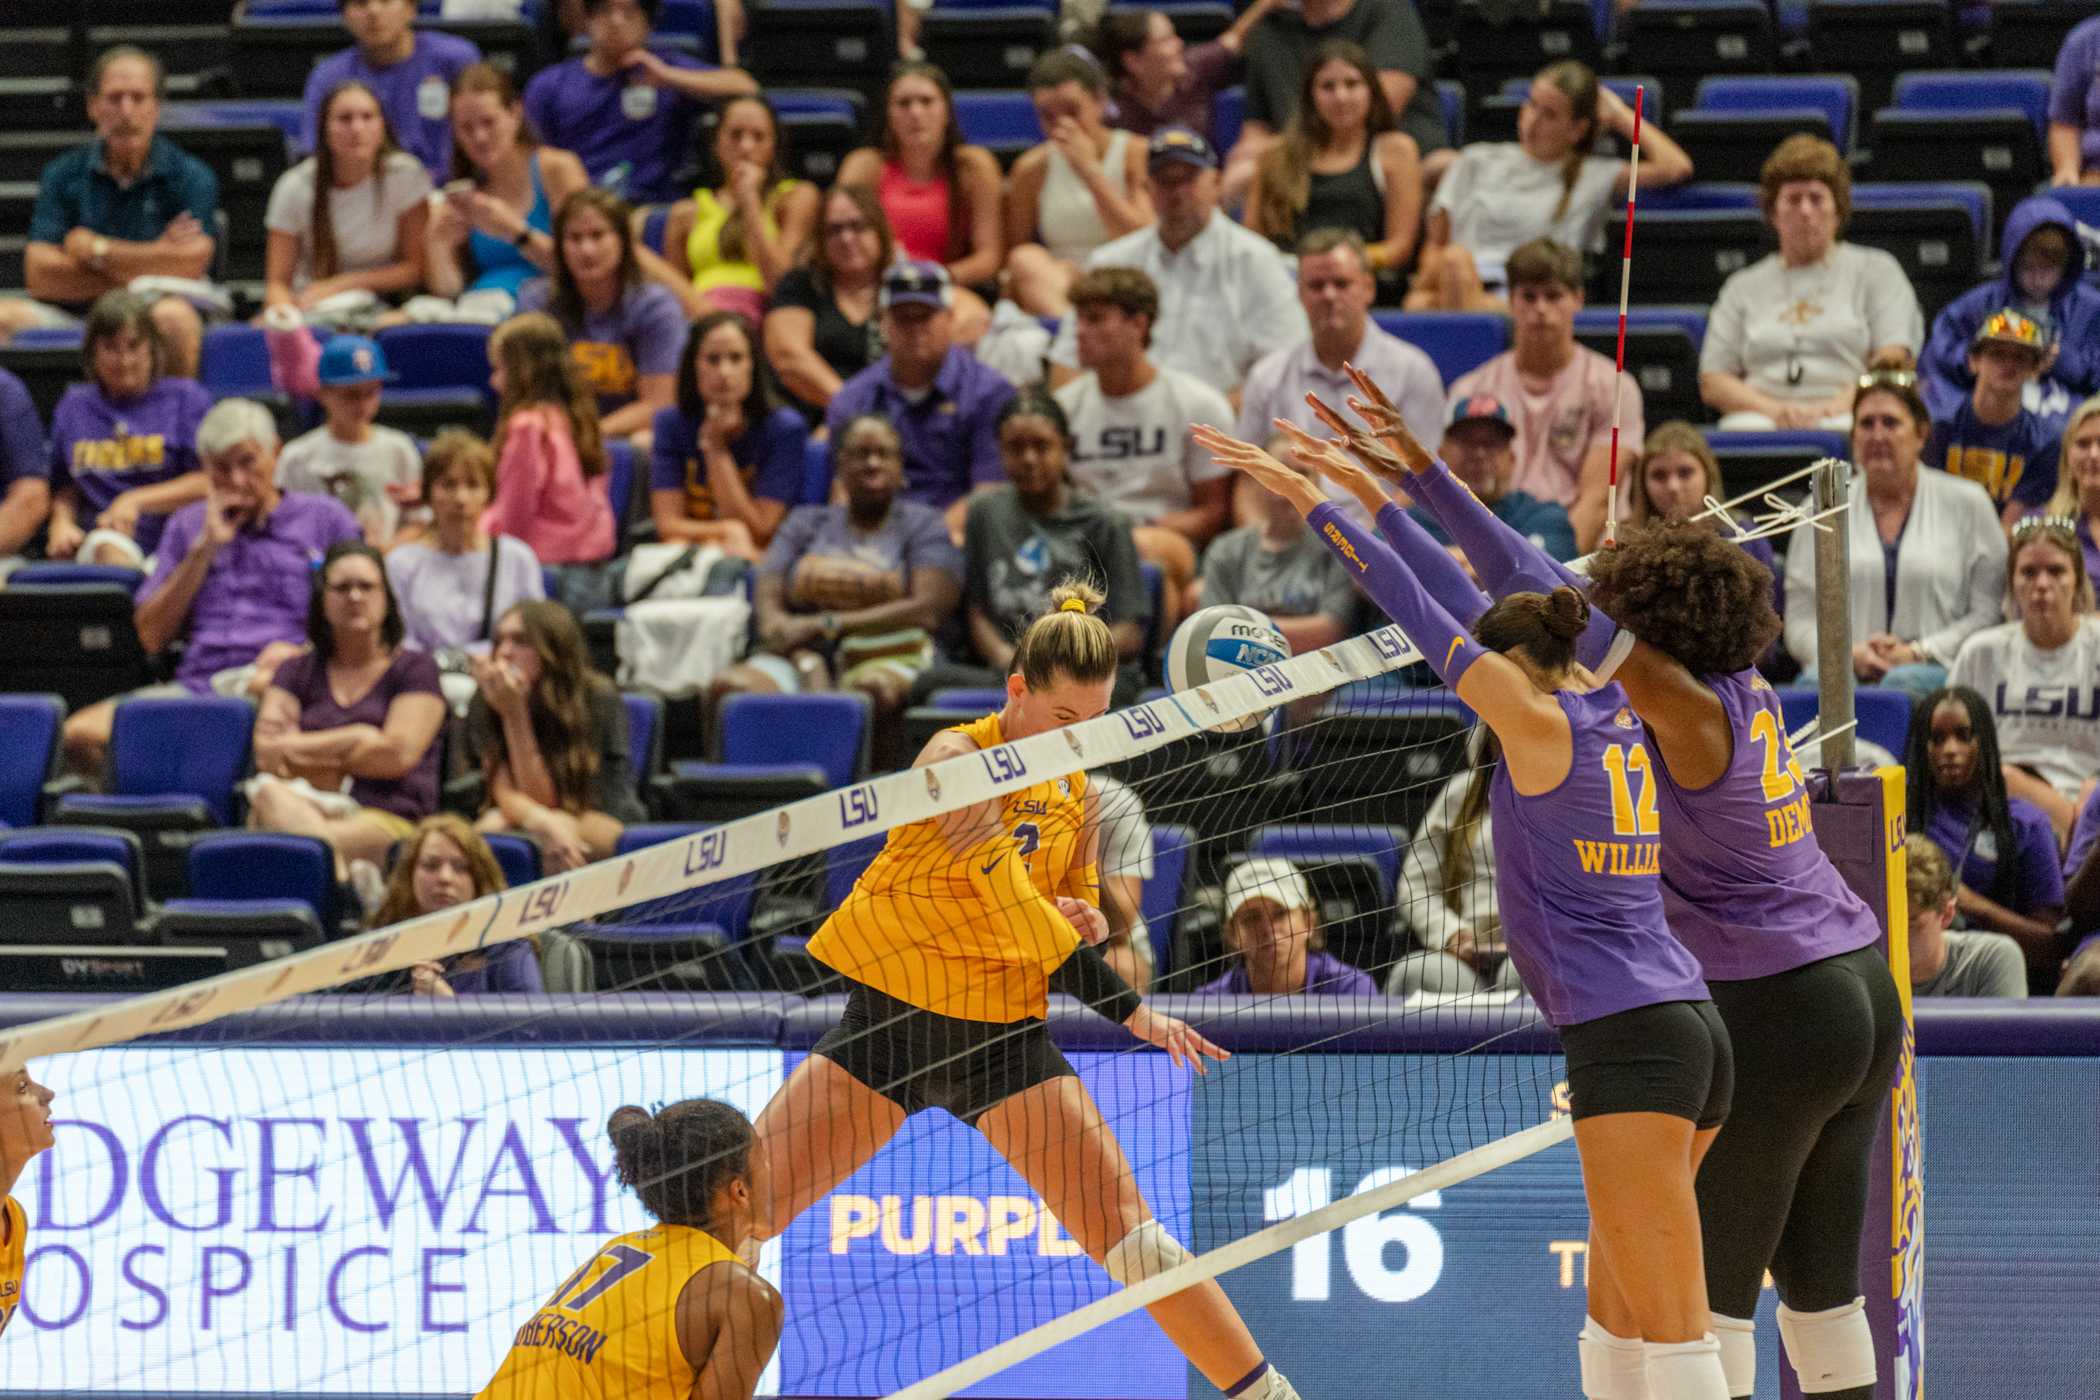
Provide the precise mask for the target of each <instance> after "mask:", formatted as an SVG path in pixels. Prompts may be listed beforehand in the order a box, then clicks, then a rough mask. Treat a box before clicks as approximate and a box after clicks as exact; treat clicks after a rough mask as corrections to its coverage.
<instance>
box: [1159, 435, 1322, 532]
mask: <svg viewBox="0 0 2100 1400" xmlns="http://www.w3.org/2000/svg"><path fill="white" fill-rule="evenodd" d="M1189 435H1190V436H1191V437H1193V438H1194V439H1195V440H1196V445H1197V446H1198V447H1201V448H1202V449H1203V450H1204V451H1206V452H1208V453H1210V455H1211V460H1212V461H1214V462H1216V463H1217V464H1218V465H1219V466H1221V467H1228V468H1230V469H1231V470H1233V471H1236V472H1242V473H1244V474H1245V475H1247V476H1250V477H1252V478H1253V479H1254V482H1255V484H1256V485H1258V486H1260V487H1262V488H1263V489H1264V490H1267V491H1270V492H1273V493H1274V494H1276V495H1278V496H1281V497H1283V498H1284V499H1285V500H1287V501H1289V502H1290V503H1291V504H1292V505H1294V506H1296V507H1297V508H1298V510H1299V511H1300V513H1302V514H1308V515H1309V514H1311V513H1312V509H1313V507H1315V506H1317V505H1319V504H1320V503H1321V502H1322V501H1324V500H1326V499H1327V497H1326V496H1325V495H1323V494H1322V493H1321V491H1320V488H1319V487H1317V486H1315V485H1313V484H1312V483H1311V482H1310V481H1308V480H1306V479H1305V477H1304V476H1302V475H1301V474H1299V473H1298V472H1295V471H1293V470H1291V469H1290V468H1289V467H1287V466H1285V465H1284V464H1283V463H1281V462H1279V461H1277V460H1276V459H1275V458H1274V457H1271V456H1270V455H1269V454H1268V453H1266V452H1264V451H1262V449H1260V448H1259V447H1256V446H1255V445H1254V444H1253V443H1251V442H1241V441H1240V440H1239V439H1238V438H1236V437H1233V436H1232V435H1231V434H1230V433H1227V432H1224V431H1223V430H1221V429H1218V428H1213V427H1211V426H1210V425H1209V424H1208V423H1198V424H1196V425H1195V426H1194V427H1192V428H1190V429H1189Z"/></svg>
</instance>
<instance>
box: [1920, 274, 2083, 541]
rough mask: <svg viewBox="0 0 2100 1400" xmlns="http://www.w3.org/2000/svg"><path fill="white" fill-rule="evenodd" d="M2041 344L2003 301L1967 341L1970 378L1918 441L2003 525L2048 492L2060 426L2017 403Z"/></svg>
mask: <svg viewBox="0 0 2100 1400" xmlns="http://www.w3.org/2000/svg"><path fill="white" fill-rule="evenodd" d="M2048 351H2049V346H2048V341H2047V339H2046V338H2045V337H2044V335H2043V333H2042V327H2041V325H2040V323H2038V322H2037V321H2035V320H2034V319H2033V318H2032V317H2029V316H2026V315H2024V314H2022V313H2021V312H2018V311H2015V310H2013V309H2012V308H2011V307H2009V306H2008V307H2005V308H2003V309H2001V310H1998V311H1994V312H1992V313H1991V314H1990V315H1989V316H1986V317H1985V318H1984V321H1983V324H1982V325H1981V326H1978V327H1977V328H1976V334H1975V336H1974V337H1973V338H1972V339H1971V340H1970V342H1969V373H1970V374H1972V375H1974V376H1975V377H1976V385H1975V387H1974V388H1972V389H1971V390H1969V396H1968V397H1967V398H1965V399H1963V400H1961V401H1960V402H1959V403H1958V404H1957V405H1956V406H1955V409H1954V412H1953V413H1952V414H1951V415H1948V416H1946V417H1935V418H1934V419H1933V423H1932V436H1931V437H1930V438H1928V439H1927V440H1926V443H1925V453H1924V462H1925V464H1926V465H1927V466H1930V467H1940V468H1942V469H1944V470H1946V471H1947V472H1950V473H1951V474H1953V475H1955V476H1965V477H1967V478H1968V479H1969V480H1971V481H1973V482H1975V483H1976V484H1977V485H1978V486H1981V487H1982V488H1983V489H1984V490H1986V491H1988V492H1990V493H1991V500H1992V502H1993V503H1994V504H1995V505H1997V507H1998V509H1999V511H2000V513H2001V515H2002V517H2003V519H2004V521H2005V523H2006V524H2007V525H2008V526H2009V525H2011V524H2012V523H2013V522H2014V521H2015V520H2018V519H2019V518H2020V517H2021V516H2023V515H2025V514H2027V512H2028V511H2029V510H2030V509H2033V508H2036V507H2040V506H2042V505H2045V504H2047V503H2048V500H2049V497H2050V496H2052V495H2054V494H2055V492H2056V463H2057V451H2058V447H2059V436H2060V433H2061V427H2060V425H2058V424H2057V423H2056V421H2055V420H2053V419H2045V418H2043V417H2042V416H2041V415H2040V414H2037V413H2035V412H2033V411H2032V410H2031V409H2029V408H2027V407H2026V403H2025V399H2026V395H2027V386H2028V385H2030V384H2032V383H2033V382H2034V381H2035V379H2036V378H2037V377H2038V376H2039V375H2040V374H2041V372H2042V365H2043V364H2044V362H2045V361H2046V360H2047V359H2048Z"/></svg>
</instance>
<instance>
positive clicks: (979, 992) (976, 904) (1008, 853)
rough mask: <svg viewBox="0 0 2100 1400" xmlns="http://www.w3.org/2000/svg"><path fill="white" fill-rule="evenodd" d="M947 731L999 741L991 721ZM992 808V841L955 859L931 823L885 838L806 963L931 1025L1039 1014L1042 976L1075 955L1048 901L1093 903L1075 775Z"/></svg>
mask: <svg viewBox="0 0 2100 1400" xmlns="http://www.w3.org/2000/svg"><path fill="white" fill-rule="evenodd" d="M947 732H951V733H956V734H961V735H964V736H965V737H967V738H968V739H969V740H970V741H971V742H973V743H975V744H976V745H977V747H978V748H980V749H992V748H997V747H998V746H999V745H1000V744H1002V743H1004V742H1005V735H1004V733H1003V732H1002V730H1001V727H1000V723H999V716H998V715H996V714H992V715H986V716H985V717H984V718H983V719H980V720H974V721H972V722H971V723H969V724H961V725H957V726H955V728H954V729H953V730H951V731H947ZM999 806H1000V818H1001V819H1000V830H999V832H998V834H997V835H994V836H991V837H988V838H986V839H985V840H983V841H981V842H980V843H979V844H978V845H977V846H976V847H975V848H973V849H972V850H970V851H967V852H965V853H963V854H962V855H960V856H958V855H957V854H956V853H955V852H953V851H952V850H950V849H949V848H948V842H947V838H946V837H944V836H942V835H941V832H940V828H939V827H938V825H937V824H936V823H935V822H934V821H932V820H927V821H920V822H913V823H911V824H910V825H909V826H900V827H898V828H897V829H896V830H894V831H892V832H891V833H890V834H889V840H888V841H887V842H886V843H885V844H884V846H883V848H882V851H881V853H880V854H878V855H877V856H876V857H875V859H874V861H873V863H871V864H870V865H869V866H868V868H867V870H866V871H865V872H864V873H863V874H862V875H861V877H860V880H859V882H858V883H856V884H855V885H854V887H853V893H852V894H850V895H848V896H847V897H846V901H845V902H844V903H843V904H841V905H840V906H839V907H838V909H837V910H836V911H835V912H834V913H833V914H832V916H831V917H830V918H829V919H827V920H825V921H824V926H823V927H822V928H820V929H818V930H817V934H816V937H814V938H812V939H811V940H810V942H809V952H810V956H811V957H813V958H816V959H817V960H818V961H819V962H821V963H823V964H825V965H826V966H827V967H830V968H833V969H835V970H836V971H838V972H841V973H843V974H844V975H846V976H847V977H850V978H852V979H853V980H854V981H856V982H860V983H863V984H865V985H867V986H870V987H873V988H875V989H876V990H877V991H879V992H883V993H885V994H887V995H889V996H893V997H895V998H896V999H897V1000H899V1001H902V1002H907V1003H909V1004H910V1005H912V1006H916V1007H918V1008H919V1009H921V1010H922V1011H932V1012H935V1013H937V1014H939V1015H942V1016H952V1017H956V1018H957V1019H960V1020H965V1021H991V1022H997V1023H1002V1024H1003V1023H1006V1022H1011V1021H1019V1020H1024V1019H1026V1018H1028V1017H1031V1016H1045V1015H1048V1014H1049V1009H1050V993H1049V979H1050V974H1051V973H1052V972H1054V971H1056V970H1057V968H1058V967H1059V966H1060V965H1061V964H1063V962H1064V961H1065V959H1067V958H1069V957H1070V956H1071V955H1072V950H1073V949H1074V948H1076V947H1078V945H1079V935H1078V934H1077V932H1076V931H1075V930H1074V929H1073V928H1072V925H1071V924H1070V923H1069V922H1068V921H1067V920H1066V919H1065V918H1064V916H1063V915H1061V914H1059V913H1058V912H1057V905H1056V903H1055V902H1054V901H1055V900H1056V898H1057V897H1058V896H1060V895H1064V896H1069V897H1071V898H1074V899H1082V900H1085V901H1086V902H1087V903H1089V904H1094V905H1099V903H1100V902H1101V889H1100V876H1099V874H1098V872H1097V870H1096V865H1095V853H1094V849H1093V837H1092V834H1091V833H1090V832H1089V830H1088V828H1087V787H1086V774H1084V773H1073V774H1070V775H1069V776H1064V777H1056V778H1046V779H1045V780H1044V781H1042V782H1039V783H1035V784H1033V785H1031V786H1029V787H1025V788H1017V789H1015V790H1013V791H1011V792H1008V793H1007V794H1005V796H1003V797H1002V798H1000V801H999Z"/></svg>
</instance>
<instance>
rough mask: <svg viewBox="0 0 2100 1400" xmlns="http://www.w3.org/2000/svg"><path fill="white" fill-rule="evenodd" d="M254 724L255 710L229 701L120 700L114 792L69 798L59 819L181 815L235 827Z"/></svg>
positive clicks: (117, 820) (113, 749) (113, 746)
mask: <svg viewBox="0 0 2100 1400" xmlns="http://www.w3.org/2000/svg"><path fill="white" fill-rule="evenodd" d="M254 724H255V707H254V706H253V705H250V704H249V703H248V702H247V701H246V700H240V699H235V698H233V697H230V696H225V695H182V696H149V697H132V698H129V699H125V700H120V701H118V702H117V713H116V719H115V721H114V723H113V724H112V726H111V734H110V746H109V766H110V791H109V792H107V793H80V792H74V793H67V794H65V795H64V796H62V797H61V798H60V799H59V801H58V812H59V814H60V817H59V819H60V820H61V821H65V822H69V823H73V822H78V823H84V824H87V825H125V824H126V823H125V822H123V821H122V820H121V819H122V818H123V817H125V816H127V815H139V814H144V813H148V812H166V813H170V814H172V813H174V812H177V811H179V812H181V813H182V814H184V816H185V817H186V819H188V820H189V821H190V822H191V823H192V824H193V827H194V828H195V829H202V828H205V827H212V826H230V825H233V824H234V821H235V819H236V808H235V803H234V792H233V788H234V784H235V783H237V782H239V781H240V780H241V779H242V778H244V777H246V776H247V770H248V755H249V733H250V731H251V730H252V729H253V728H254Z"/></svg>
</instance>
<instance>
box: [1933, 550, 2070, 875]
mask: <svg viewBox="0 0 2100 1400" xmlns="http://www.w3.org/2000/svg"><path fill="white" fill-rule="evenodd" d="M2006 572H2007V575H2008V577H2009V580H2010V588H2009V593H2008V596H2009V605H2008V607H2007V611H2008V612H2010V613H2011V614H2012V615H2013V618H2014V619H2015V620H2014V621H2011V622H2001V623H1999V624H1997V625H1996V626H1994V627H1986V628H1984V629H1983V630H1981V631H1979V632H1976V633H1974V634H1972V635H1971V636H1970V637H1969V639H1968V640H1967V641H1965V642H1963V643H1962V645H1961V651H1960V652H1959V654H1957V655H1956V657H1955V659H1954V667H1953V669H1952V670H1951V671H1950V672H1949V673H1948V679H1949V681H1950V683H1951V684H1954V685H1958V686H1968V687H1970V688H1971V689H1973V690H1975V691H1977V692H1978V693H1980V694H1982V695H1984V696H1987V697H1989V698H1990V700H1991V705H1992V709H1993V718H1994V720H1995V721H1996V724H1997V729H1998V745H1999V752H2000V755H2001V756H2002V757H2003V758H2004V760H2005V788H2006V791H2007V792H2009V793H2011V794H2012V795H2013V796H2015V797H2021V798H2025V799H2026V800H2027V801H2029V802H2031V803H2033V804H2034V805H2035V806H2037V807H2039V808H2041V809H2042V810H2043V811H2044V812H2047V813H2048V814H2049V821H2050V824H2051V825H2052V826H2054V827H2055V828H2056V837H2057V840H2058V841H2059V842H2061V841H2062V840H2064V838H2066V837H2067V836H2069V835H2070V832H2071V823H2072V822H2073V821H2074V820H2075V819H2076V818H2077V815H2078V803H2079V801H2080V799H2082V798H2083V797H2084V796H2085V790H2086V788H2087V787H2088V786H2089V785H2091V784H2092V782H2093V775H2094V774H2095V773H2100V616H2096V615H2095V614H2094V612H2093V584H2092V581H2091V580H2090V579H2089V578H2087V577H2086V572H2085V551H2084V550H2082V549H2081V548H2079V543H2078V536H2077V533H2076V532H2075V530H2074V528H2073V526H2072V524H2071V522H2070V521H2068V520H2063V519H2059V518H2054V517H2041V516H2035V517H2031V518H2029V519H2026V520H2023V521H2021V522H2020V523H2019V524H2018V525H2017V526H2015V527H2014V528H2013V533H2012V547H2011V549H2010V551H2009V553H2008V555H2007V557H2006Z"/></svg>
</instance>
